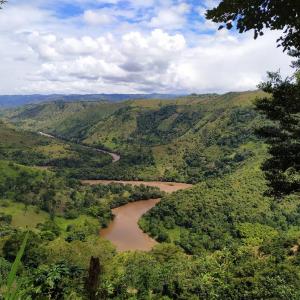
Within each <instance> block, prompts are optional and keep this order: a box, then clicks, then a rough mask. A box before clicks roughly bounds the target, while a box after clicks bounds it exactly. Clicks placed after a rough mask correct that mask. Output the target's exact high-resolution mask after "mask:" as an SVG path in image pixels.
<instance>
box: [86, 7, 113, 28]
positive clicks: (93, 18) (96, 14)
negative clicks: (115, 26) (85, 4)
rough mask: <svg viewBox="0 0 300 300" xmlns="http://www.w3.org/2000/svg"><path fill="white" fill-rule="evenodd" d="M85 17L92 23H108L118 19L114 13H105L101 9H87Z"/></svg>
mask: <svg viewBox="0 0 300 300" xmlns="http://www.w3.org/2000/svg"><path fill="white" fill-rule="evenodd" d="M83 18H84V20H85V21H86V22H87V23H88V24H91V25H107V24H111V23H114V22H115V21H116V20H115V18H114V17H113V16H112V15H109V14H105V13H104V12H103V11H101V10H96V11H95V10H94V11H93V10H87V11H85V12H84V15H83Z"/></svg>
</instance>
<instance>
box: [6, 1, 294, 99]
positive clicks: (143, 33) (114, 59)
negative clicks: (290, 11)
mask: <svg viewBox="0 0 300 300" xmlns="http://www.w3.org/2000/svg"><path fill="white" fill-rule="evenodd" d="M62 2H63V3H64V4H66V3H69V2H70V0H63V1H62ZM24 3H25V2H24V1H23V0H20V3H19V2H14V1H13V0H12V2H11V3H10V6H9V7H7V8H6V9H5V10H3V11H0V43H1V45H5V47H0V57H1V58H0V59H1V69H0V76H1V79H2V80H1V82H0V93H2V94H3V93H9V94H13V93H101V92H106V93H111V92H118V93H139V92H141V93H144V92H165V93H190V92H198V93H202V92H203V93H204V92H225V91H230V90H248V89H254V88H256V85H257V84H258V83H259V82H260V81H261V80H263V78H264V76H265V73H266V71H267V70H277V69H279V68H280V69H281V71H282V72H283V74H288V73H289V72H290V70H289V67H288V66H289V63H290V59H289V57H288V56H287V55H286V54H283V53H282V51H281V49H277V48H276V45H275V41H276V38H277V37H278V33H277V32H268V33H267V34H266V35H265V36H264V37H263V38H260V39H258V40H256V41H254V40H253V36H252V34H251V33H249V34H245V35H237V34H234V33H233V32H228V31H226V30H223V31H219V32H218V31H217V30H216V27H217V25H215V24H212V23H210V22H208V21H205V20H203V19H201V18H202V14H203V11H204V9H205V8H207V7H211V5H215V4H216V3H217V1H214V0H206V1H202V3H201V5H198V6H194V5H192V4H191V1H173V0H146V1H144V0H143V1H140V0H134V1H133V0H130V1H127V3H128V5H127V6H126V7H125V8H124V7H123V6H122V5H120V3H121V1H119V0H105V1H102V0H97V1H89V0H87V1H83V0H76V1H73V3H77V4H78V5H80V8H81V10H79V12H78V13H77V15H75V16H74V15H73V14H72V15H71V14H70V16H68V17H59V16H58V15H59V14H58V12H54V11H49V9H48V8H45V3H46V4H48V5H49V3H50V2H48V0H43V1H40V0H36V1H31V0H28V1H27V2H26V5H25V4H24ZM33 3H39V4H40V5H44V6H43V7H42V6H39V5H34V4H33ZM87 3H91V4H90V6H89V5H87ZM95 3H98V4H99V5H100V6H101V7H98V6H96V5H95ZM104 3H105V4H107V5H105V6H103V5H104ZM22 9H23V11H24V12H26V13H24V14H23V13H22V14H21V13H20V11H21V10H22ZM191 14H194V15H193V16H191ZM198 17H199V19H198ZM193 18H194V19H196V20H197V21H196V23H195V22H194V23H193V22H192V19H193ZM192 23H193V26H194V25H195V26H196V27H195V28H192V29H193V30H192V29H191V28H190V26H191V24H192Z"/></svg>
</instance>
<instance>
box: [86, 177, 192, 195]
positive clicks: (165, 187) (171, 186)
mask: <svg viewBox="0 0 300 300" xmlns="http://www.w3.org/2000/svg"><path fill="white" fill-rule="evenodd" d="M81 182H82V183H83V184H89V185H98V184H104V185H108V184H110V183H122V184H130V185H134V186H137V185H146V186H152V187H158V188H159V189H160V190H161V191H163V192H166V193H173V192H176V191H178V190H185V189H189V188H191V187H192V186H193V185H192V184H188V183H179V182H166V181H126V180H82V181H81Z"/></svg>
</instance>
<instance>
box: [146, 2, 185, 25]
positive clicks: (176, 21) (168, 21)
mask: <svg viewBox="0 0 300 300" xmlns="http://www.w3.org/2000/svg"><path fill="white" fill-rule="evenodd" d="M189 11H190V6H189V5H187V4H186V3H181V4H179V5H176V6H171V7H164V8H162V9H160V10H159V11H158V13H157V15H156V16H155V17H153V18H152V19H151V21H150V24H149V26H151V27H155V28H164V29H178V28H181V27H182V26H184V25H185V23H186V22H187V19H186V14H187V13H188V12H189Z"/></svg>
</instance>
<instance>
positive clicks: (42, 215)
mask: <svg viewBox="0 0 300 300" xmlns="http://www.w3.org/2000/svg"><path fill="white" fill-rule="evenodd" d="M3 203H5V207H4V206H3ZM1 204H2V205H1ZM0 212H2V213H5V214H8V215H11V216H12V226H13V227H16V228H19V227H23V228H26V227H28V228H35V227H36V225H37V224H39V223H43V222H45V221H46V220H47V219H48V218H49V215H48V214H47V213H46V212H43V211H38V210H37V208H36V207H34V206H28V207H27V209H26V210H25V205H24V204H23V203H16V202H12V201H8V200H0Z"/></svg>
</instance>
